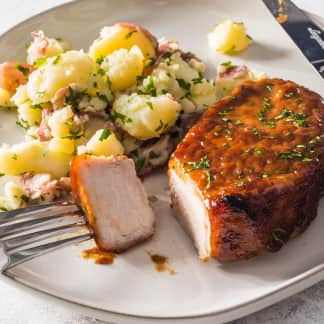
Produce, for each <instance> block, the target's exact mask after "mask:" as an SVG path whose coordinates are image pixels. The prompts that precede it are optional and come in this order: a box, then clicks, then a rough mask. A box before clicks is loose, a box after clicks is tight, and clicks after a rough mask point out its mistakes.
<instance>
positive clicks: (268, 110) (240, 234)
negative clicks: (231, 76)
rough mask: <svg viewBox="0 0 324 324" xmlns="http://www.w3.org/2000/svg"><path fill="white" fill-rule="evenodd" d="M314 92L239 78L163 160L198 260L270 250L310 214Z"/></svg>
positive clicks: (318, 171) (318, 116) (317, 145)
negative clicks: (239, 84)
mask: <svg viewBox="0 0 324 324" xmlns="http://www.w3.org/2000/svg"><path fill="white" fill-rule="evenodd" d="M323 121H324V104H323V100H322V98H321V97H320V96H319V95H318V94H316V93H314V92H312V91H310V90H308V89H306V88H304V87H301V86H299V85H297V84H295V83H294V82H291V81H284V80H280V79H263V80H260V81H257V82H253V81H247V82H246V83H244V84H243V85H242V86H240V87H238V88H236V89H235V90H234V91H233V93H232V95H231V96H229V97H226V98H224V99H222V100H220V101H218V102H216V103H215V104H214V105H213V106H211V107H210V108H209V109H208V111H207V112H205V113H204V115H203V116H202V117H201V118H200V120H199V121H198V122H197V123H196V125H194V126H193V127H192V128H191V129H190V130H189V132H188V133H187V135H186V136H185V138H184V139H183V141H182V142H181V143H180V144H179V145H178V147H177V149H176V150H175V152H174V153H173V155H172V157H171V159H170V161H169V179H170V186H171V196H172V202H173V206H174V207H175V209H176V214H177V216H178V218H179V220H180V221H181V223H182V224H183V225H184V227H185V228H186V230H187V231H188V232H189V234H190V235H191V236H192V238H193V240H194V243H195V245H196V247H197V249H198V251H199V256H200V257H201V258H202V259H207V258H209V257H215V258H217V259H219V260H221V261H229V260H236V259H240V258H249V257H252V256H255V255H259V254H262V253H264V252H265V251H271V252H273V251H277V250H279V249H280V248H281V247H282V246H283V245H284V243H286V242H287V241H288V239H289V238H291V237H294V236H296V235H298V234H299V233H301V232H303V231H304V230H305V229H306V228H307V226H308V225H309V224H310V223H311V221H312V220H313V219H314V218H315V216H316V214H317V207H318V202H319V199H320V196H321V192H322V188H323V180H324V174H323V173H324V166H323V162H324V158H323V152H324V151H323V150H324V146H323V135H324V125H323Z"/></svg>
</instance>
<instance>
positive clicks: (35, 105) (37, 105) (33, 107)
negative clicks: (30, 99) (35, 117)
mask: <svg viewBox="0 0 324 324" xmlns="http://www.w3.org/2000/svg"><path fill="white" fill-rule="evenodd" d="M30 108H31V109H41V110H42V109H43V107H42V105H41V104H32V105H30Z"/></svg>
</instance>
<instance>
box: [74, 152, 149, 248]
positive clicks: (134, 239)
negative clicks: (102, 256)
mask: <svg viewBox="0 0 324 324" xmlns="http://www.w3.org/2000/svg"><path fill="white" fill-rule="evenodd" d="M71 182H72V192H73V196H74V199H75V201H76V203H77V204H79V205H81V206H82V207H83V208H84V209H85V211H86V214H87V216H88V220H89V224H90V227H91V228H92V229H93V231H94V235H95V240H96V243H97V245H98V247H99V248H100V249H102V250H104V251H109V252H121V251H124V250H126V249H127V248H129V247H131V246H133V245H135V244H136V243H139V242H141V241H143V240H145V239H147V238H148V237H150V236H151V235H152V234H153V231H154V214H153V210H152V209H151V207H150V205H149V202H148V198H147V195H146V193H145V191H144V187H143V184H142V183H141V181H140V180H139V179H138V178H137V176H136V172H135V165H134V162H133V161H132V160H131V159H128V158H127V157H125V156H118V157H108V158H106V157H95V156H89V155H80V156H77V157H75V158H74V159H73V161H72V164H71Z"/></svg>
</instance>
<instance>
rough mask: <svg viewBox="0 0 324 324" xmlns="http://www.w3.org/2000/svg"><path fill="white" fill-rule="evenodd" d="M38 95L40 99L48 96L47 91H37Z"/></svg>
mask: <svg viewBox="0 0 324 324" xmlns="http://www.w3.org/2000/svg"><path fill="white" fill-rule="evenodd" d="M36 94H37V96H38V97H43V96H45V94H46V90H40V91H37V92H36Z"/></svg>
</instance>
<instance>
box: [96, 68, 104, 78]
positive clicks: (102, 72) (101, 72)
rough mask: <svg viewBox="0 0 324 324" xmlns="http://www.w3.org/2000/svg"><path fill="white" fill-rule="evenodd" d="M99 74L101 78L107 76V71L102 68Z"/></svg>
mask: <svg viewBox="0 0 324 324" xmlns="http://www.w3.org/2000/svg"><path fill="white" fill-rule="evenodd" d="M97 73H98V74H99V75H101V76H104V75H105V74H106V72H105V70H104V69H102V68H100V69H98V71H97Z"/></svg>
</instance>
